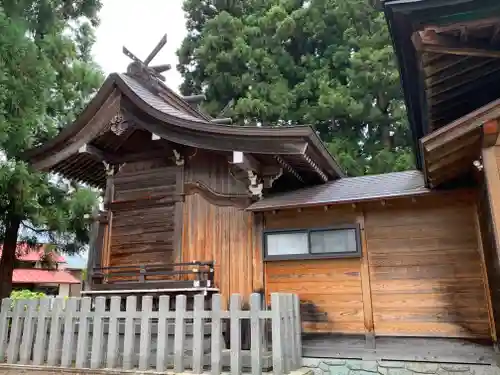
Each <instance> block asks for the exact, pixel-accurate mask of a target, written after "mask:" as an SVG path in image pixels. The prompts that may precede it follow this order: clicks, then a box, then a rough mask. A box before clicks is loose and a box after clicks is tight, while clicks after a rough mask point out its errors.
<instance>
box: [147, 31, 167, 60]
mask: <svg viewBox="0 0 500 375" xmlns="http://www.w3.org/2000/svg"><path fill="white" fill-rule="evenodd" d="M165 44H167V34H165V35H163V36H162V37H161V39H160V41H159V42H158V44H157V45H156V47H155V48H154V49H153V50H152V51H151V53H150V54H149V55H148V57H146V60H144V65H146V66H147V65H149V63H150V62H151V61H153V59H154V58H155V57H156V55H157V54H158V52H160V51H161V49H162V48H163V47H164V46H165Z"/></svg>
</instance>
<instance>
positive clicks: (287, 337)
mask: <svg viewBox="0 0 500 375" xmlns="http://www.w3.org/2000/svg"><path fill="white" fill-rule="evenodd" d="M289 297H290V294H289V293H283V294H281V298H282V301H283V314H284V319H283V331H284V332H283V333H284V338H283V344H284V345H283V346H284V364H285V366H284V371H285V373H286V374H288V373H289V372H290V369H291V368H292V354H291V353H292V349H293V334H292V321H291V307H292V305H291V303H290V302H291V301H290V298H289Z"/></svg>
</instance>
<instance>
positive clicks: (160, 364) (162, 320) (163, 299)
mask: <svg viewBox="0 0 500 375" xmlns="http://www.w3.org/2000/svg"><path fill="white" fill-rule="evenodd" d="M169 310H170V298H169V296H160V303H159V307H158V311H159V313H158V337H157V338H156V342H157V344H156V371H157V372H164V371H165V370H166V369H167V356H168V318H167V317H166V315H168V312H169Z"/></svg>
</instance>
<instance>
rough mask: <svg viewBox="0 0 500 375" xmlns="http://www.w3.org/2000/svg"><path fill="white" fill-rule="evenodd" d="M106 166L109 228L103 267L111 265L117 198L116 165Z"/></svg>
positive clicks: (105, 204)
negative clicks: (114, 209) (114, 202)
mask: <svg viewBox="0 0 500 375" xmlns="http://www.w3.org/2000/svg"><path fill="white" fill-rule="evenodd" d="M104 166H105V168H106V190H105V193H104V209H105V210H106V214H107V230H106V231H105V234H104V246H103V251H102V258H101V259H102V260H101V264H102V267H109V262H110V255H111V231H112V229H113V211H112V210H111V203H112V202H113V200H114V198H115V181H114V175H115V166H113V165H109V164H107V163H104Z"/></svg>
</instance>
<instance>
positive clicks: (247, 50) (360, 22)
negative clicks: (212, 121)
mask: <svg viewBox="0 0 500 375" xmlns="http://www.w3.org/2000/svg"><path fill="white" fill-rule="evenodd" d="M184 10H185V12H186V15H187V29H188V35H187V37H186V38H185V39H184V41H183V44H182V46H181V48H180V50H179V51H178V54H179V60H180V64H179V66H178V69H179V71H180V72H181V74H182V75H183V77H184V83H183V85H182V86H181V91H182V93H183V94H185V95H189V94H196V93H200V92H204V93H205V94H206V96H207V103H206V104H205V108H204V109H205V110H206V111H207V112H209V113H210V114H212V115H214V116H215V115H218V114H219V113H220V111H221V110H223V108H224V107H225V106H226V104H227V103H229V102H230V101H231V100H234V102H233V103H234V105H233V106H232V107H231V108H230V110H229V111H227V112H226V113H225V114H226V115H231V116H232V117H233V118H235V119H236V120H237V121H238V123H240V124H242V123H247V124H248V123H250V124H251V123H261V124H262V125H263V126H271V125H288V124H312V125H314V126H315V127H316V129H317V131H318V132H319V134H320V136H321V138H322V139H323V141H324V142H326V143H327V145H328V147H329V149H330V151H331V152H332V154H334V155H336V156H337V158H338V159H339V161H340V163H341V165H342V166H343V168H344V169H345V170H346V171H347V173H348V174H350V175H361V174H370V173H382V172H389V171H395V170H404V169H408V168H411V167H412V166H413V158H412V154H411V149H410V147H411V138H410V134H409V129H408V124H407V121H406V113H405V108H404V102H403V98H402V91H401V88H400V83H399V76H398V71H397V67H396V62H395V58H394V56H393V55H394V54H393V50H392V46H391V43H390V38H389V35H388V31H387V26H386V23H385V20H384V16H383V14H381V13H379V12H378V11H376V10H375V9H374V8H373V7H372V6H371V5H370V4H369V3H368V1H367V0H266V1H264V0H246V1H241V0H240V1H238V0H185V2H184Z"/></svg>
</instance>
